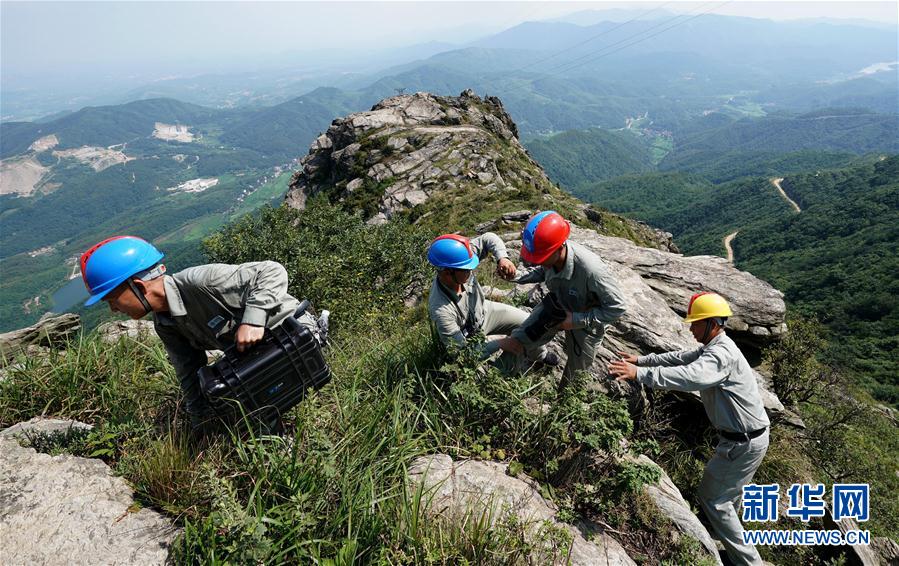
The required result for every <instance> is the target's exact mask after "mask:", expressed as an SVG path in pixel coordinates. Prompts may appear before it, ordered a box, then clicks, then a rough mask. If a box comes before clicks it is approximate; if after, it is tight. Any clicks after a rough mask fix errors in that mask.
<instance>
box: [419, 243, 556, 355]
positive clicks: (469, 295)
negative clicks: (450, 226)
mask: <svg viewBox="0 0 899 566" xmlns="http://www.w3.org/2000/svg"><path fill="white" fill-rule="evenodd" d="M488 254H492V255H493V257H494V258H496V263H497V265H496V273H497V275H499V276H500V277H502V278H503V279H506V280H511V279H512V278H513V277H515V264H514V263H512V262H511V261H510V260H509V257H508V256H509V253H508V252H507V251H506V245H505V244H504V243H503V241H502V240H501V239H500V237H499V236H497V235H496V234H494V233H492V232H487V233H485V234H481V235H480V236H478V237H476V238H472V239H468V238H466V237H465V236H460V235H458V234H444V235H443V236H440V237H438V238H436V239H435V240H434V241H433V242H432V243H431V245H430V247H429V248H428V262H429V263H430V264H431V265H433V266H434V267H435V268H437V277H435V278H434V282H433V284H432V285H431V294H430V297H429V299H428V314H429V315H430V317H431V321H432V322H433V323H434V327H435V328H436V330H437V335H438V336H439V337H440V341H441V343H443V345H444V346H448V347H462V346H465V345H466V344H468V341H469V340H470V339H471V338H474V337H476V336H484V337H487V340H486V341H485V342H484V343H482V344H480V345H479V346H478V348H479V354H480V357H481V358H482V359H486V358H488V357H490V356H492V355H493V354H494V353H496V352H497V351H499V350H505V348H504V347H503V346H504V345H505V344H507V343H508V334H509V333H510V332H512V330H514V329H515V328H517V327H518V326H519V325H520V324H521V323H522V322H524V321H525V319H527V317H528V313H527V312H526V311H523V310H521V309H519V308H516V307H514V306H512V305H507V304H504V303H499V302H496V301H488V300H487V298H486V296H485V295H484V291H483V289H482V288H481V286H480V285H479V284H478V279H477V277H475V275H474V269H475V268H476V267H477V266H478V264H479V263H480V261H481V259H484V258H486V257H487V255H488ZM491 336H502V338H492V339H491V338H490V337H491ZM516 351H517V352H518V353H512V352H505V351H504V352H503V354H502V355H500V357H499V359H498V360H497V366H498V367H499V368H500V369H501V370H503V371H505V372H511V371H514V370H515V369H517V368H522V367H523V366H524V365H525V358H524V357H523V356H521V355H520V354H521V351H520V349H518V348H516ZM528 358H530V359H533V360H534V361H539V362H541V363H542V364H544V365H547V366H553V365H558V363H559V359H558V357H557V356H556V355H555V354H553V353H552V352H547V351H546V349H545V348H543V347H538V348H536V349H535V350H534V352H533V353H532V354H531V355H530V356H528Z"/></svg>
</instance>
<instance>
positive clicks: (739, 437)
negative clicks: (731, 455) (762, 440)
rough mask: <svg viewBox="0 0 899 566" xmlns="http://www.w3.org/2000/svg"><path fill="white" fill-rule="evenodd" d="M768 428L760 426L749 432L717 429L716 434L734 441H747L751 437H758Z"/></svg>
mask: <svg viewBox="0 0 899 566" xmlns="http://www.w3.org/2000/svg"><path fill="white" fill-rule="evenodd" d="M766 430H768V428H767V427H765V428H760V429H758V430H752V431H749V432H728V431H726V430H719V431H718V434H719V435H720V436H721V437H722V438H726V439H728V440H733V441H734V442H747V441H749V440H751V439H753V438H758V437H760V436H761V435H763V434H764V433H765V431H766Z"/></svg>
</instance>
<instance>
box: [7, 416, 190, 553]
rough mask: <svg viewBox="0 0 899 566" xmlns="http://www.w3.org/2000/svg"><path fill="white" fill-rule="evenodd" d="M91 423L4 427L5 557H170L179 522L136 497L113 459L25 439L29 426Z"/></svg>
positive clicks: (48, 426) (44, 425)
mask: <svg viewBox="0 0 899 566" xmlns="http://www.w3.org/2000/svg"><path fill="white" fill-rule="evenodd" d="M85 426H87V425H83V424H82V423H75V422H73V421H58V420H44V419H37V420H34V419H33V420H32V421H29V422H28V423H24V424H23V423H20V424H19V425H15V426H13V427H10V428H9V429H6V430H4V431H3V432H0V541H2V543H0V564H4V565H7V564H8V565H15V564H45V565H56V564H59V565H70V564H79V565H85V564H141V565H150V564H165V563H166V560H167V558H168V555H169V545H170V544H171V543H172V540H173V539H174V538H175V536H176V535H177V530H176V529H175V528H174V527H173V526H172V524H171V522H170V521H169V520H168V519H166V518H165V517H163V516H162V515H160V514H159V513H157V512H156V511H153V510H151V509H140V508H139V507H138V506H136V505H135V502H134V498H133V490H132V489H131V488H130V487H129V486H128V484H127V483H126V482H125V480H124V479H122V478H119V477H115V476H113V475H112V471H111V470H110V469H109V466H107V465H106V464H105V463H103V462H102V461H100V460H96V459H92V458H79V457H75V456H69V455H60V456H50V455H48V454H40V453H38V452H36V451H35V450H34V449H33V448H26V447H23V446H21V445H20V443H19V439H18V438H19V437H20V436H21V435H23V434H27V433H28V431H30V432H34V431H44V432H52V431H54V430H55V431H61V430H65V429H67V428H83V427H85Z"/></svg>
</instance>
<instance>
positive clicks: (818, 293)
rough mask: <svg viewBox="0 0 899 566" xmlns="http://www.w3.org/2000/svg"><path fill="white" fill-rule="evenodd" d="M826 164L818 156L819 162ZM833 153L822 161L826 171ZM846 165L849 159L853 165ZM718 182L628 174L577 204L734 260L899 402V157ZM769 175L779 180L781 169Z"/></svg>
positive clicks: (584, 188)
mask: <svg viewBox="0 0 899 566" xmlns="http://www.w3.org/2000/svg"><path fill="white" fill-rule="evenodd" d="M807 157H808V158H809V159H811V162H815V159H814V156H813V155H809V156H807ZM833 157H834V156H833V155H832V154H825V155H823V156H821V162H824V163H826V162H827V161H828V160H829V159H831V158H833ZM839 159H843V158H842V157H841V158H839ZM857 162H858V164H855V165H852V166H848V167H839V168H835V169H823V168H822V169H817V168H813V169H812V170H811V171H806V172H803V173H797V174H788V175H787V176H786V178H785V179H784V180H783V181H782V184H781V186H782V187H783V189H784V191H785V192H786V194H787V195H789V197H790V198H791V199H793V200H794V201H795V202H796V203H797V205H798V206H799V207H800V208H801V212H800V213H796V212H795V211H794V209H793V208H792V207H791V205H790V204H789V203H788V202H786V201H785V200H784V198H782V197H781V195H780V194H779V193H778V191H777V189H776V187H775V186H774V184H773V182H772V179H771V178H770V177H744V178H741V179H738V180H735V181H730V182H726V183H721V184H715V183H713V182H712V181H710V180H708V179H706V178H704V177H702V176H699V175H696V174H685V173H652V174H647V175H639V176H625V177H620V178H617V179H613V180H610V181H605V182H601V183H595V184H586V185H583V184H582V185H580V186H579V187H578V188H577V189H575V194H576V195H577V196H580V197H582V198H585V199H586V200H588V201H591V202H594V203H597V204H599V205H602V206H606V207H608V208H610V209H611V210H614V211H616V212H621V213H624V214H626V215H629V216H632V217H634V218H638V219H641V220H644V221H647V222H649V223H650V224H652V225H654V226H658V227H661V228H663V229H665V230H669V231H671V232H672V233H673V234H674V236H675V240H676V242H677V243H678V245H679V246H680V247H681V249H683V250H684V251H685V252H686V253H706V254H718V255H724V251H725V250H724V246H723V244H722V240H723V238H724V237H725V236H726V235H727V234H730V233H732V232H735V231H738V234H737V235H736V237H735V238H734V240H733V249H734V255H735V263H736V265H737V266H739V267H741V268H744V269H747V270H748V271H750V272H752V273H754V274H756V275H758V276H760V277H762V278H764V279H766V280H768V281H770V282H771V283H773V284H774V285H775V286H776V287H777V288H779V289H781V290H783V291H784V293H785V294H786V299H787V302H788V304H789V305H790V306H791V307H792V308H793V309H795V311H796V312H800V313H802V314H805V315H808V316H814V317H817V318H818V319H819V320H821V321H822V322H823V323H824V324H825V325H826V327H827V328H828V329H829V330H830V332H831V337H830V338H831V340H830V344H831V347H830V350H829V356H830V357H831V359H832V360H833V361H836V362H838V363H839V364H841V365H844V366H846V367H848V368H850V369H851V370H852V372H853V374H854V375H856V376H857V377H858V378H859V380H860V381H861V382H863V383H864V384H865V385H866V386H867V387H869V389H870V390H871V391H872V392H873V393H874V395H875V396H876V397H878V398H880V399H883V400H885V401H889V402H891V403H894V404H895V403H897V402H899V380H897V376H899V363H897V361H896V355H895V353H896V351H897V348H899V305H897V301H896V297H897V296H899V283H897V281H896V277H895V274H896V273H899V256H897V254H896V242H897V241H899V156H893V157H889V158H882V159H881V158H876V157H875V158H869V159H863V160H860V161H859V160H857ZM766 167H771V168H773V169H772V170H777V169H778V167H777V165H776V162H775V163H769V164H768V165H766Z"/></svg>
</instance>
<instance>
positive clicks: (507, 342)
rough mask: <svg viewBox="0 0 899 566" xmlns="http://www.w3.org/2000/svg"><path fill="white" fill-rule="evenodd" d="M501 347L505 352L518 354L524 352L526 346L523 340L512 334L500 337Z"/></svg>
mask: <svg viewBox="0 0 899 566" xmlns="http://www.w3.org/2000/svg"><path fill="white" fill-rule="evenodd" d="M499 347H500V349H501V350H502V351H504V352H512V353H513V354H517V355H521V354H523V353H524V346H522V344H521V342H519V341H518V339H517V338H512V337H511V336H506V337H505V338H500V339H499Z"/></svg>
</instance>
